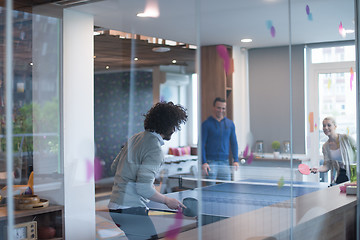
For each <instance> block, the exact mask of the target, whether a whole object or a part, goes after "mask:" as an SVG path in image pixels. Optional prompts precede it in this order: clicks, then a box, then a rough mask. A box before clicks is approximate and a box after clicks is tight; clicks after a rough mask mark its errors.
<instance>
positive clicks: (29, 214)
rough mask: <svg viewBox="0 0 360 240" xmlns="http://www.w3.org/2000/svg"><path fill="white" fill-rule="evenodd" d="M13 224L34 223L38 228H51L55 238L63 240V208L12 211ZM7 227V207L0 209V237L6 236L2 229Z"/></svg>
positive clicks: (58, 206)
mask: <svg viewBox="0 0 360 240" xmlns="http://www.w3.org/2000/svg"><path fill="white" fill-rule="evenodd" d="M14 215H15V216H14V218H15V224H19V223H26V222H30V221H36V222H37V225H38V227H39V226H53V227H54V228H55V230H56V236H55V238H52V239H51V240H56V239H63V237H64V236H65V235H64V234H65V232H64V206H62V205H50V206H48V207H44V208H36V209H29V210H15V211H14ZM6 225H7V207H6V206H5V207H0V236H4V234H6V233H5V232H4V228H5V226H6Z"/></svg>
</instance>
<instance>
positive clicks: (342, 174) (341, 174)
mask: <svg viewBox="0 0 360 240" xmlns="http://www.w3.org/2000/svg"><path fill="white" fill-rule="evenodd" d="M347 181H349V178H348V176H347V175H346V169H344V168H340V172H339V175H338V176H337V178H336V180H335V183H336V184H340V183H343V182H347Z"/></svg>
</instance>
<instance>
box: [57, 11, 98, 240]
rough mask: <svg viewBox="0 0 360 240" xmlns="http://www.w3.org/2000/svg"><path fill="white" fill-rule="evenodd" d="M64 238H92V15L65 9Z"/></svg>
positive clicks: (93, 232) (93, 212) (93, 229)
mask: <svg viewBox="0 0 360 240" xmlns="http://www.w3.org/2000/svg"><path fill="white" fill-rule="evenodd" d="M63 34H64V35H63V53H64V55H63V66H64V69H63V120H64V121H63V124H64V125H63V127H64V129H63V131H64V132H63V136H64V188H65V193H66V194H65V238H66V239H68V240H73V239H76V240H81V239H84V240H90V239H95V226H96V222H95V189H94V176H93V175H92V174H90V173H93V171H91V170H92V169H91V168H92V167H93V166H94V106H93V105H94V87H93V86H94V79H93V78H94V67H93V66H94V63H93V55H94V54H93V51H94V43H93V39H94V37H93V16H90V15H87V14H83V13H79V12H75V11H71V10H64V21H63Z"/></svg>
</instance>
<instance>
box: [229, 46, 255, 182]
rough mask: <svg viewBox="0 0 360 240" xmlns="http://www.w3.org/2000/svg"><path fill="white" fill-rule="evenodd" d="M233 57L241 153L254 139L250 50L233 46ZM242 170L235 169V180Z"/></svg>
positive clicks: (236, 126)
mask: <svg viewBox="0 0 360 240" xmlns="http://www.w3.org/2000/svg"><path fill="white" fill-rule="evenodd" d="M233 59H234V73H233V104H234V105H233V113H234V124H235V129H236V137H237V141H238V146H239V154H241V152H242V151H243V150H244V149H245V147H246V144H249V147H251V145H252V144H253V141H254V140H253V139H252V134H251V133H250V110H249V109H250V106H249V77H248V51H247V50H246V49H244V48H240V47H239V46H233ZM240 166H241V165H240ZM240 170H241V169H240ZM240 170H238V171H234V179H233V180H235V181H236V180H238V179H239V174H240Z"/></svg>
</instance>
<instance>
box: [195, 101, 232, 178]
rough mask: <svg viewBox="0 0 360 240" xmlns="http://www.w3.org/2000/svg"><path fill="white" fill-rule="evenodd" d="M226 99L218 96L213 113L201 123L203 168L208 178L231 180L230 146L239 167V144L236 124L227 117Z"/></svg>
mask: <svg viewBox="0 0 360 240" xmlns="http://www.w3.org/2000/svg"><path fill="white" fill-rule="evenodd" d="M225 113H226V101H225V99H223V98H216V99H215V100H214V103H213V114H212V116H210V117H208V119H206V120H205V121H204V122H203V123H202V125H201V136H202V143H201V151H202V170H203V172H204V174H205V176H206V178H208V179H219V180H226V181H230V180H231V169H230V165H229V153H230V151H229V147H231V153H232V158H233V159H234V162H233V164H232V165H233V166H234V167H235V170H237V169H238V167H239V158H238V144H237V140H236V133H235V125H234V123H233V121H231V120H230V119H228V118H226V117H225Z"/></svg>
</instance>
